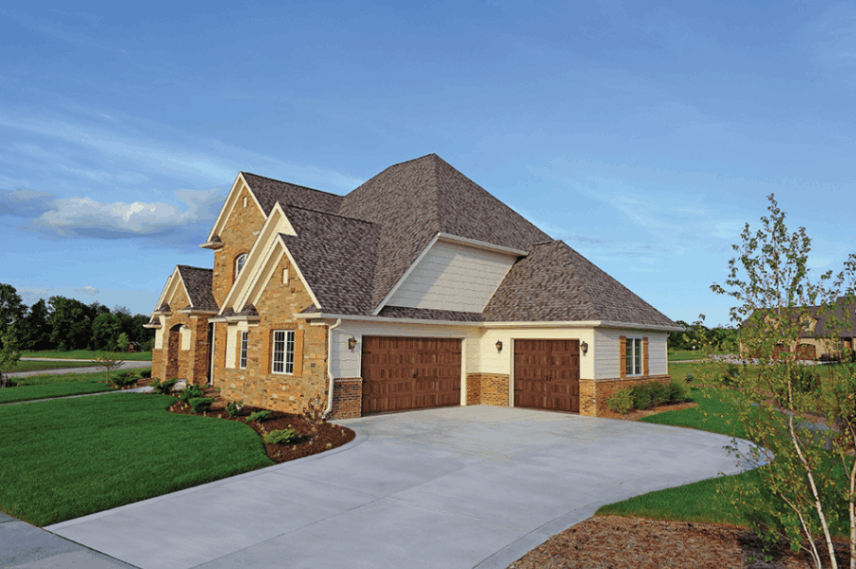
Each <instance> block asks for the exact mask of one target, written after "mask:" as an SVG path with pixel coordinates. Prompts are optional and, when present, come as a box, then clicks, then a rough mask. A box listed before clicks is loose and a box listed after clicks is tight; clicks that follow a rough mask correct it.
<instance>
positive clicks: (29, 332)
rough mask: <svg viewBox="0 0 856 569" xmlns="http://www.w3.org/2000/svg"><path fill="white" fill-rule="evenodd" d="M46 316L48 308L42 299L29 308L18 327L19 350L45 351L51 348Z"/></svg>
mask: <svg viewBox="0 0 856 569" xmlns="http://www.w3.org/2000/svg"><path fill="white" fill-rule="evenodd" d="M48 316H49V314H48V306H47V303H45V301H44V299H39V300H38V302H36V303H35V304H34V305H32V306H31V307H30V309H29V311H27V315H26V316H24V318H23V320H22V321H21V324H20V326H19V327H18V328H19V332H20V336H21V341H20V346H21V349H23V350H47V349H50V348H51V339H50V324H49V323H48Z"/></svg>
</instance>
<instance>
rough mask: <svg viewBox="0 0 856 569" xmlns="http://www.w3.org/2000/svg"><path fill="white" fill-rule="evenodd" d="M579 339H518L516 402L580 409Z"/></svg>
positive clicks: (577, 410) (516, 343) (515, 356)
mask: <svg viewBox="0 0 856 569" xmlns="http://www.w3.org/2000/svg"><path fill="white" fill-rule="evenodd" d="M579 383H580V365H579V340H515V342H514V405H515V406H516V407H528V408H534V409H548V410H553V411H572V412H575V413H578V412H579V401H580V386H579Z"/></svg>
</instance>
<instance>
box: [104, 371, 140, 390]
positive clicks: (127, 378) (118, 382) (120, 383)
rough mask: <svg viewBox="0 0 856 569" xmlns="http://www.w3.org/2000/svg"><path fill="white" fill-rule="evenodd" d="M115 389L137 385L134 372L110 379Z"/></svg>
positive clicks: (127, 372)
mask: <svg viewBox="0 0 856 569" xmlns="http://www.w3.org/2000/svg"><path fill="white" fill-rule="evenodd" d="M110 383H111V384H112V385H113V387H118V388H120V389H121V388H123V387H127V386H129V385H133V384H135V383H137V377H136V375H134V372H132V371H126V372H123V373H119V374H116V375H114V376H112V377H111V378H110Z"/></svg>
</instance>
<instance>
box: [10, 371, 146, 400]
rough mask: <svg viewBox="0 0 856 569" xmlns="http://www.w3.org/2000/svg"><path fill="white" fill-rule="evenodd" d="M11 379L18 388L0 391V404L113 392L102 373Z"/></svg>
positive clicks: (114, 372) (113, 373) (137, 372)
mask: <svg viewBox="0 0 856 569" xmlns="http://www.w3.org/2000/svg"><path fill="white" fill-rule="evenodd" d="M141 371H146V370H145V369H135V370H133V372H134V373H135V374H137V375H138V376H139V373H140V372H141ZM120 373H123V372H121V371H113V372H111V376H114V375H118V374H120ZM13 379H14V381H15V382H16V383H17V384H18V386H17V387H7V388H5V389H0V404H3V403H17V402H21V401H35V400H37V399H50V398H52V397H68V396H69V395H85V394H87V393H99V392H103V391H112V390H113V388H112V387H111V386H110V384H108V383H106V378H105V375H104V372H103V371H102V372H96V373H66V374H61V375H55V374H44V375H41V374H40V375H31V376H28V377H16V378H13Z"/></svg>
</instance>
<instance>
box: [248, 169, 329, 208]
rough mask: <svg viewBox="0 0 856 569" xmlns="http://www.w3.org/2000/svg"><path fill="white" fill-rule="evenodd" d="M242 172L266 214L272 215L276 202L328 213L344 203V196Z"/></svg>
mask: <svg viewBox="0 0 856 569" xmlns="http://www.w3.org/2000/svg"><path fill="white" fill-rule="evenodd" d="M241 174H243V176H244V180H246V182H247V184H248V185H249V186H250V189H251V190H252V191H253V195H255V196H256V199H257V200H258V201H259V205H260V206H262V209H263V210H264V212H265V215H266V216H267V215H270V212H271V211H272V210H273V206H274V204H275V203H276V202H279V203H280V204H282V205H294V206H297V207H303V208H306V209H312V210H315V211H324V212H327V213H336V211H337V210H338V209H339V206H340V205H341V203H342V196H338V195H336V194H330V193H327V192H322V191H321V190H313V189H312V188H307V187H305V186H298V185H296V184H289V183H288V182H280V181H279V180H273V179H271V178H265V177H264V176H257V175H256V174H250V173H249V172H241Z"/></svg>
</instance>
